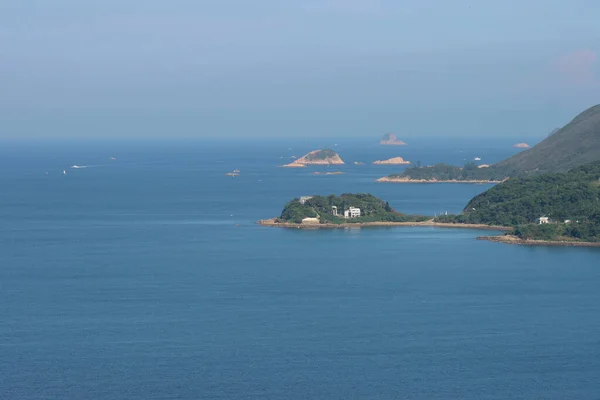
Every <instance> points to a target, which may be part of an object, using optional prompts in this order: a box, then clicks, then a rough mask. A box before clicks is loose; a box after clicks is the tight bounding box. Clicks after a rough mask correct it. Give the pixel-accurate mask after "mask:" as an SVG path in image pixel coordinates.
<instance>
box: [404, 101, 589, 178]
mask: <svg viewBox="0 0 600 400" xmlns="http://www.w3.org/2000/svg"><path fill="white" fill-rule="evenodd" d="M597 160H600V105H597V106H594V107H591V108H589V109H587V110H586V111H584V112H582V113H581V114H579V115H578V116H577V117H575V118H574V119H573V120H572V121H571V122H569V123H568V124H567V125H565V126H564V127H563V128H561V129H558V130H555V131H553V132H552V133H551V134H550V135H549V136H548V137H547V138H545V139H544V140H543V141H541V142H540V143H538V144H537V145H535V146H533V147H532V148H531V149H528V150H525V151H522V152H520V153H518V154H515V155H514V156H512V157H509V158H507V159H506V160H503V161H501V162H499V163H497V164H494V165H491V166H490V167H489V168H479V169H473V170H471V171H466V168H463V169H461V168H460V167H456V166H450V165H447V164H437V165H434V166H428V167H422V168H409V169H406V170H405V171H404V172H403V173H401V174H399V175H393V176H395V177H402V178H412V179H429V180H433V179H436V180H448V179H456V180H502V179H504V178H505V177H511V178H516V177H524V176H531V175H539V174H543V173H547V172H567V171H569V170H571V169H573V168H577V167H579V166H581V165H585V164H588V163H591V162H594V161H597Z"/></svg>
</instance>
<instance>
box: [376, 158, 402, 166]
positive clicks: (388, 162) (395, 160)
mask: <svg viewBox="0 0 600 400" xmlns="http://www.w3.org/2000/svg"><path fill="white" fill-rule="evenodd" d="M373 164H374V165H406V164H410V161H407V160H405V159H404V158H402V157H394V158H390V159H388V160H377V161H373Z"/></svg>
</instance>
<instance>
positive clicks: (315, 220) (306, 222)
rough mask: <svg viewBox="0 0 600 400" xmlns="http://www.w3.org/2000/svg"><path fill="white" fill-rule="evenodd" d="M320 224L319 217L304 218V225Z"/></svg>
mask: <svg viewBox="0 0 600 400" xmlns="http://www.w3.org/2000/svg"><path fill="white" fill-rule="evenodd" d="M318 224H319V218H310V217H308V218H303V219H302V225H318Z"/></svg>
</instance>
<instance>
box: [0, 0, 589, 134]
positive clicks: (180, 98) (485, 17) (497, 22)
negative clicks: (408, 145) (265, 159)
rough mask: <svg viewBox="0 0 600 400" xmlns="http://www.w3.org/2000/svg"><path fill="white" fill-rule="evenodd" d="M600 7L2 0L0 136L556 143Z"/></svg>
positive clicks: (304, 0) (584, 81)
mask: <svg viewBox="0 0 600 400" xmlns="http://www.w3.org/2000/svg"><path fill="white" fill-rule="evenodd" d="M599 20H600V1H597V0H571V1H565V0H504V1H498V0H494V1H487V0H470V1H466V0H453V1H449V0H437V1H433V0H429V1H428V0H410V1H408V0H406V1H403V0H297V1H286V0H253V1H250V0H215V1H208V0H168V1H167V0H135V1H134V0H102V1H99V0H98V1H94V0H51V1H50V0H0V137H40V138H42V137H49V138H52V137H114V136H117V137H122V136H131V137H147V136H148V137H149V136H154V137H156V136H164V137H176V136H181V137H190V136H197V137H213V136H221V135H230V136H246V137H273V136H289V137H293V136H302V137H308V136H315V137H322V136H327V135H329V136H342V135H348V136H360V137H368V136H370V135H373V136H375V137H378V136H380V135H381V134H383V133H385V132H395V133H397V134H398V135H399V136H400V137H401V138H403V137H411V136H417V135H422V136H427V135H431V136H436V135H473V136H481V137H488V136H499V135H508V136H515V137H520V136H523V137H529V136H535V135H538V136H539V135H543V134H546V133H548V132H549V131H550V130H552V129H553V128H554V127H556V126H559V125H561V124H564V123H566V122H568V120H569V119H570V118H571V117H573V116H574V115H575V114H576V113H578V112H579V111H582V110H583V109H585V108H587V107H588V106H591V105H593V104H597V103H600V59H599V57H600V22H598V21H599Z"/></svg>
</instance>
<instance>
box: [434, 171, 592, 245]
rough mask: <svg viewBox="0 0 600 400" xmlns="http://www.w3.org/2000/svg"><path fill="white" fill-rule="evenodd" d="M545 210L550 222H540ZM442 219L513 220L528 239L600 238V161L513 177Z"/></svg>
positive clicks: (509, 222) (506, 222)
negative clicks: (549, 171) (560, 169)
mask: <svg viewBox="0 0 600 400" xmlns="http://www.w3.org/2000/svg"><path fill="white" fill-rule="evenodd" d="M542 216H545V217H548V218H550V223H549V224H537V223H536V220H537V219H538V218H539V217H542ZM567 220H568V221H570V222H568V223H566V222H565V221H567ZM438 221H439V222H457V223H473V224H487V225H503V226H510V227H513V228H514V234H515V235H517V236H519V237H521V238H523V239H542V240H565V239H570V240H584V241H600V161H597V162H595V163H591V164H587V165H584V166H581V167H578V168H575V169H573V170H571V171H569V172H566V173H547V174H542V175H537V176H531V177H527V178H516V179H510V180H508V181H506V182H504V183H501V184H499V185H497V186H495V187H493V188H491V189H489V190H487V191H485V192H484V193H481V194H480V195H478V196H475V197H474V198H473V199H472V200H471V201H470V202H469V203H468V204H467V206H466V207H465V209H464V210H463V213H462V214H460V215H447V216H446V215H445V216H440V217H439V218H438Z"/></svg>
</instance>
